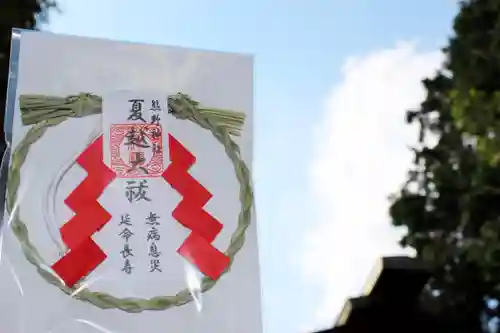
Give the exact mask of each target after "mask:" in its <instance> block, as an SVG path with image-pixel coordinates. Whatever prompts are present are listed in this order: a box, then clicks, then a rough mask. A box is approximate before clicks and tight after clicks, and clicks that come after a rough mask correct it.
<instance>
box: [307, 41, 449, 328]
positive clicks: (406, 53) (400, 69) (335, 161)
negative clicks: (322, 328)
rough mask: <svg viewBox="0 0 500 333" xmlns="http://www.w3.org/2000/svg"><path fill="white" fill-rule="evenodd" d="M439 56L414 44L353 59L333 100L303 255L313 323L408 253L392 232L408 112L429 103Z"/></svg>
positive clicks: (320, 138) (321, 136) (407, 158)
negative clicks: (313, 290)
mask: <svg viewBox="0 0 500 333" xmlns="http://www.w3.org/2000/svg"><path fill="white" fill-rule="evenodd" d="M441 61H442V56H441V54H440V52H437V51H436V52H419V51H418V50H417V49H416V45H415V44H413V43H401V44H398V45H396V47H394V48H391V49H387V50H382V51H378V52H373V53H371V54H368V55H365V56H362V57H356V58H350V59H348V60H347V61H346V63H345V66H344V67H343V68H342V81H341V83H340V84H339V85H338V86H336V87H334V89H333V90H332V91H331V94H330V96H329V98H328V101H327V105H326V112H325V114H324V118H323V119H322V120H321V123H320V124H319V127H318V131H317V133H316V134H317V137H316V141H315V152H314V158H313V160H312V162H311V165H310V177H311V178H310V184H311V188H310V191H311V192H310V199H311V201H312V202H314V203H315V204H314V207H313V208H314V211H316V212H317V216H316V221H317V223H315V224H313V227H312V229H311V230H310V232H309V233H308V235H307V237H306V239H305V241H304V243H303V247H302V249H301V258H300V267H301V269H302V271H303V273H304V278H305V279H306V280H307V281H308V282H310V283H312V284H313V285H316V286H317V287H318V288H320V291H321V292H320V293H318V294H317V295H318V302H319V304H320V306H319V308H318V311H317V318H315V323H316V324H319V325H328V326H331V325H332V323H333V321H334V319H335V317H336V316H337V314H338V313H339V311H340V309H341V306H342V305H343V303H344V301H345V299H346V298H348V297H352V296H356V295H359V293H360V292H361V289H362V286H363V284H364V282H365V280H366V278H367V277H368V274H369V271H370V270H371V268H372V266H373V264H374V263H375V260H376V259H377V258H378V257H380V256H383V255H395V254H401V253H405V252H404V251H403V250H402V249H400V248H399V246H398V245H397V241H398V240H399V238H400V235H401V230H395V229H394V228H392V227H391V226H390V221H389V218H388V206H389V204H388V196H389V195H390V194H391V193H393V192H395V191H396V190H397V189H398V188H399V186H400V185H401V184H402V182H403V180H404V179H405V176H406V172H407V169H408V167H409V165H410V164H411V153H410V152H409V151H408V145H410V144H413V143H415V142H416V140H417V131H416V129H415V128H410V127H409V126H408V125H406V124H405V122H404V115H405V111H406V110H408V109H410V108H414V107H417V106H418V104H419V102H421V101H422V99H423V98H424V90H423V88H422V86H421V83H420V80H421V79H422V78H424V77H427V76H430V75H432V74H433V73H434V72H435V70H436V69H437V68H438V66H439V65H440V63H441Z"/></svg>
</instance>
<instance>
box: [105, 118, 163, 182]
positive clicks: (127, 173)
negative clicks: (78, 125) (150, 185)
mask: <svg viewBox="0 0 500 333" xmlns="http://www.w3.org/2000/svg"><path fill="white" fill-rule="evenodd" d="M109 134H110V140H109V142H110V155H111V159H110V168H111V170H113V171H114V172H115V173H116V176H117V177H119V178H153V177H160V176H161V174H162V173H163V133H162V128H161V126H160V125H157V124H114V125H111V126H110V130H109Z"/></svg>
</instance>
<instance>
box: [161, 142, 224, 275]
mask: <svg viewBox="0 0 500 333" xmlns="http://www.w3.org/2000/svg"><path fill="white" fill-rule="evenodd" d="M168 147H169V154H170V161H171V163H170V165H169V166H168V167H167V169H166V170H165V171H164V172H163V174H162V177H163V178H164V179H165V180H166V181H167V182H168V183H169V184H170V186H172V188H173V189H174V190H176V191H177V192H178V193H179V194H180V195H182V200H181V202H180V203H179V204H178V205H177V207H176V208H175V209H174V211H173V212H172V216H173V218H174V219H176V220H177V221H178V222H179V223H180V224H182V225H183V226H184V227H186V228H188V229H190V230H191V233H190V235H189V236H188V237H187V238H186V240H185V241H184V243H183V244H182V245H181V247H180V248H179V249H178V250H177V252H178V253H179V254H180V255H182V256H183V257H184V258H186V259H187V260H189V261H190V262H191V263H192V264H193V265H195V266H196V267H198V269H199V270H200V272H202V273H203V274H205V275H206V276H208V277H210V278H211V279H212V280H216V279H218V278H219V277H220V276H221V274H222V273H223V272H224V270H225V269H226V268H227V266H228V265H229V257H228V256H226V255H225V254H224V253H222V252H220V251H219V250H217V249H216V248H215V247H214V246H213V245H212V244H211V243H212V241H213V240H214V239H215V237H216V236H217V235H218V234H219V232H220V231H221V230H222V224H221V223H220V222H219V221H217V219H215V218H214V217H213V216H212V215H210V214H209V213H208V212H207V211H205V210H204V208H203V207H204V206H205V204H206V203H207V202H208V201H209V200H210V199H211V198H212V194H211V193H210V192H208V191H207V189H206V188H205V187H203V185H201V184H200V183H199V182H198V181H197V180H196V179H194V178H193V176H191V175H190V174H189V169H190V168H191V166H193V164H194V163H195V162H196V157H195V156H194V155H193V154H191V153H190V152H189V151H188V150H187V149H186V148H185V147H184V146H183V145H182V144H181V143H180V142H179V141H177V140H176V139H175V138H174V137H173V136H172V135H171V134H169V135H168Z"/></svg>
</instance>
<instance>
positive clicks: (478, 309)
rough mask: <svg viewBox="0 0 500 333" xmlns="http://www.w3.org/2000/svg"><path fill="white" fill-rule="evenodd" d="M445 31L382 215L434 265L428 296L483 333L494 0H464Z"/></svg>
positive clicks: (498, 109)
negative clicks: (401, 179) (402, 176)
mask: <svg viewBox="0 0 500 333" xmlns="http://www.w3.org/2000/svg"><path fill="white" fill-rule="evenodd" d="M453 30H454V34H453V37H452V38H451V39H450V41H449V45H448V46H447V47H446V48H445V49H444V53H445V55H446V63H445V64H444V65H443V68H442V69H441V70H440V71H439V72H438V73H437V74H436V75H435V76H434V77H433V78H429V79H426V80H424V81H423V84H424V87H425V89H426V91H427V97H426V99H425V100H424V101H423V102H422V103H421V106H420V108H419V109H418V110H415V111H409V112H408V113H407V122H408V123H410V124H411V123H417V124H418V125H419V127H420V138H419V142H418V144H417V145H416V147H415V148H414V153H415V160H414V164H413V167H412V168H411V170H410V171H409V175H408V181H407V183H406V185H405V186H404V187H403V188H402V190H401V191H400V192H399V193H398V195H397V196H396V197H395V199H394V201H393V202H392V204H391V207H390V215H391V218H392V223H393V225H395V226H405V227H407V229H408V232H407V234H406V235H405V236H404V237H403V238H402V240H401V244H402V245H403V246H409V247H412V248H414V249H415V250H416V251H417V254H418V256H419V257H420V258H423V259H424V260H426V261H428V262H429V263H431V265H432V267H433V268H434V275H433V279H432V280H431V282H430V283H429V286H428V288H427V291H426V295H423V298H424V300H426V302H427V304H428V305H429V306H431V305H432V306H433V307H434V308H435V309H436V310H437V311H440V313H441V314H442V315H443V316H448V317H449V318H450V319H453V320H456V321H459V322H461V323H462V324H463V328H464V331H466V332H482V331H487V328H485V326H484V323H485V322H490V323H491V322H494V320H498V318H499V317H500V313H499V311H500V307H498V306H497V302H498V301H500V1H499V0H468V1H464V2H463V3H462V4H461V8H460V11H459V13H458V14H457V16H456V17H455V20H454V25H453ZM495 318H496V319H495ZM492 320H493V321H492Z"/></svg>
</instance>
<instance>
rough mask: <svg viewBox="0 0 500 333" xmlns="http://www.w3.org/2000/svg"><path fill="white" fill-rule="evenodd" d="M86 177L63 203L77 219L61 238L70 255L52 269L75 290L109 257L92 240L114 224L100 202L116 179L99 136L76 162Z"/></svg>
mask: <svg viewBox="0 0 500 333" xmlns="http://www.w3.org/2000/svg"><path fill="white" fill-rule="evenodd" d="M76 162H77V163H78V164H79V165H80V166H81V167H82V168H83V169H84V170H85V171H87V177H86V178H85V179H84V180H83V181H82V182H81V183H80V185H78V186H77V187H76V188H75V189H74V190H73V192H71V193H70V195H69V196H68V197H67V198H66V200H65V201H64V202H65V203H66V205H67V206H68V207H69V208H71V210H73V212H74V213H75V215H74V216H73V217H72V218H71V219H70V220H69V221H68V222H66V223H65V224H64V225H63V226H62V227H61V228H60V231H61V236H62V239H63V241H64V243H65V244H66V245H67V247H68V248H69V249H70V251H69V252H68V253H67V254H66V255H64V256H63V257H62V258H61V259H59V261H57V262H56V263H55V264H54V265H52V269H53V270H54V271H55V272H56V273H57V274H58V275H59V277H60V278H61V279H62V280H63V281H64V282H65V283H66V285H67V286H68V287H70V288H71V287H73V286H74V285H75V284H76V283H77V282H78V281H79V280H80V279H82V278H83V277H85V276H87V275H88V274H89V273H90V272H92V271H93V270H94V269H95V268H96V267H97V266H98V265H100V264H101V263H102V262H103V261H104V260H106V258H107V256H106V254H105V253H104V252H103V251H102V250H101V248H100V247H99V246H98V245H97V244H96V243H95V242H94V241H93V240H92V238H91V237H92V235H93V234H94V233H96V232H97V231H99V230H101V228H102V227H104V225H106V223H108V222H109V220H111V215H110V214H109V213H108V212H107V211H106V210H105V209H104V208H103V207H102V206H101V205H100V204H99V202H98V199H99V197H100V196H101V195H102V193H103V192H104V190H105V189H106V187H107V186H108V185H109V184H110V183H111V182H112V181H113V180H114V179H115V178H116V175H115V173H114V172H113V171H112V170H111V169H109V168H108V167H107V166H106V165H105V164H104V161H103V138H102V136H100V137H99V138H98V139H97V140H95V141H94V142H93V143H92V144H90V145H89V146H88V147H87V149H85V151H84V152H83V153H82V154H81V155H80V156H79V157H78V158H77V160H76Z"/></svg>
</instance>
